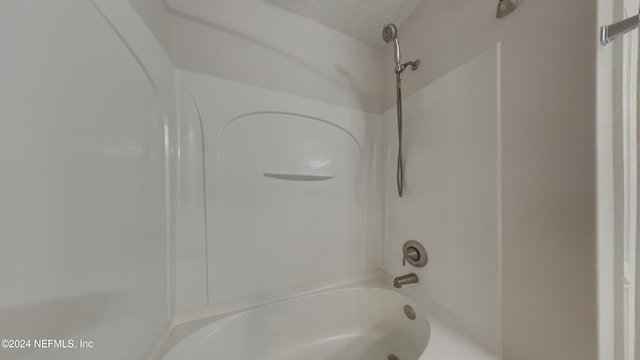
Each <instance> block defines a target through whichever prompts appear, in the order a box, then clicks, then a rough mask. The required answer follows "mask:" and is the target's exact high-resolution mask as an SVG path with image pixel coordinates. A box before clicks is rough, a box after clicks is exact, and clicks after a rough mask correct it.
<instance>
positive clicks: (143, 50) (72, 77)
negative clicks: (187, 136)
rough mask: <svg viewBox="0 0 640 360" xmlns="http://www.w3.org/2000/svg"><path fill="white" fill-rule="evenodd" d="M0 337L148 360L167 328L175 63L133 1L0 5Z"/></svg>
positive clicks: (63, 355)
mask: <svg viewBox="0 0 640 360" xmlns="http://www.w3.org/2000/svg"><path fill="white" fill-rule="evenodd" d="M0 48H1V49H2V53H3V56H2V60H1V62H2V66H0V78H1V79H2V84H3V86H0V114H1V115H0V117H1V118H2V124H3V128H2V131H0V164H1V165H2V176H0V198H2V201H0V238H1V239H2V244H3V249H2V251H1V252H0V273H1V274H3V275H2V278H3V280H2V296H0V338H3V339H4V338H6V339H73V340H75V341H76V344H77V343H78V341H79V340H85V341H92V342H93V348H92V349H78V350H73V349H43V350H36V349H33V348H32V349H17V350H7V349H3V350H0V358H2V359H43V358H46V359H52V360H56V359H87V358H91V359H97V360H101V359H142V358H144V357H145V356H146V355H147V354H149V353H150V352H151V351H152V348H153V345H154V342H155V341H156V340H157V339H158V338H159V337H160V335H161V334H162V332H163V331H166V329H167V327H168V319H167V314H168V311H167V310H168V309H167V281H166V279H167V240H168V237H169V234H170V233H171V226H170V224H169V218H170V212H169V209H168V208H167V206H168V203H167V199H168V198H169V196H168V193H167V191H168V190H169V188H168V183H167V178H166V175H167V172H168V167H167V165H168V162H167V161H168V158H167V148H166V139H167V131H168V130H169V129H170V128H171V126H172V125H173V123H172V117H171V116H170V115H171V111H172V109H171V108H172V106H171V105H170V103H171V98H172V97H171V93H172V91H173V90H172V79H171V76H170V74H171V71H172V67H171V62H170V60H169V59H168V57H167V55H166V54H165V53H164V52H163V51H162V48H161V47H160V46H159V44H157V43H156V41H155V40H154V39H153V36H152V35H151V34H150V33H149V31H148V29H147V28H146V27H145V26H144V24H143V23H142V22H141V21H140V19H139V18H138V17H137V15H136V14H135V12H134V10H133V9H132V8H131V7H130V6H129V5H128V3H127V2H126V1H111V0H108V1H97V0H96V1H95V2H92V1H86V0H59V1H55V2H52V1H46V0H32V1H21V0H6V1H2V2H1V3H0Z"/></svg>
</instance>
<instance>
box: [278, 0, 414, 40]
mask: <svg viewBox="0 0 640 360" xmlns="http://www.w3.org/2000/svg"><path fill="white" fill-rule="evenodd" d="M266 1H268V2H270V3H273V4H276V5H278V6H280V7H283V8H285V9H287V10H289V11H292V12H294V13H296V14H299V15H301V16H304V17H306V18H309V19H313V20H315V21H317V22H319V23H321V24H324V25H326V26H328V27H330V28H333V29H335V30H338V31H340V32H342V33H344V34H346V35H349V36H351V37H354V38H356V39H360V40H362V41H364V42H366V43H369V44H372V45H377V46H383V45H384V41H383V40H382V28H383V27H384V26H385V25H386V24H388V23H394V24H396V25H397V26H398V27H400V25H401V24H402V23H403V22H404V21H405V20H406V19H407V17H409V14H410V13H411V12H412V11H413V9H415V7H416V6H418V4H420V2H421V1H422V0H266Z"/></svg>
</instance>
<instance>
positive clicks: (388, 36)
mask: <svg viewBox="0 0 640 360" xmlns="http://www.w3.org/2000/svg"><path fill="white" fill-rule="evenodd" d="M397 37H398V27H397V26H395V25H394V24H389V25H387V26H385V27H384V29H382V39H383V40H384V42H391V41H393V40H395V39H396V38H397Z"/></svg>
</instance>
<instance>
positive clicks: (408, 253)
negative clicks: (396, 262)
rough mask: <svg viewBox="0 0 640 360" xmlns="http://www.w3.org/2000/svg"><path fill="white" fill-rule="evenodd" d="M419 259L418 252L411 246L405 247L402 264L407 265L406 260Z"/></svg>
mask: <svg viewBox="0 0 640 360" xmlns="http://www.w3.org/2000/svg"><path fill="white" fill-rule="evenodd" d="M419 259H420V253H419V252H418V250H417V249H416V248H414V247H413V246H409V247H407V249H406V250H405V251H404V255H403V256H402V266H405V265H407V260H409V261H415V262H417V261H418V260H419Z"/></svg>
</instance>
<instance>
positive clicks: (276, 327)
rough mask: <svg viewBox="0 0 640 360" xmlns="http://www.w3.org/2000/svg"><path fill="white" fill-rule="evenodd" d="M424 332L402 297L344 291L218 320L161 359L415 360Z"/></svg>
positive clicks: (422, 321)
mask: <svg viewBox="0 0 640 360" xmlns="http://www.w3.org/2000/svg"><path fill="white" fill-rule="evenodd" d="M407 304H410V305H412V306H414V309H415V310H416V319H415V320H410V319H408V318H407V317H406V316H405V315H404V313H403V310H402V309H403V307H404V306H405V305H407ZM429 332H430V329H429V323H428V322H427V319H426V317H425V315H424V314H423V313H422V312H421V311H420V310H419V309H418V308H417V306H416V305H415V304H414V303H413V302H410V301H409V300H408V299H406V298H405V297H404V296H402V295H399V294H398V293H395V292H393V291H390V290H384V289H379V288H349V289H341V290H333V291H326V292H321V293H317V294H313V295H308V296H301V297H297V298H294V299H291V300H286V301H281V302H276V303H273V304H269V305H265V306H261V307H258V308H255V309H251V310H247V311H242V312H239V313H236V314H229V315H227V316H223V317H222V318H220V319H219V320H215V321H214V322H212V323H211V324H209V325H207V326H205V327H203V328H202V329H200V330H198V331H196V332H194V333H193V334H191V335H189V336H188V337H187V338H186V339H185V340H183V341H182V342H181V343H179V344H178V345H177V346H176V347H175V348H174V349H173V350H171V351H170V352H169V354H167V356H165V357H164V359H165V360H177V359H181V360H196V359H208V358H216V359H246V360H253V359H265V360H266V359H269V360H276V359H278V360H289V359H291V360H293V359H309V360H312V359H313V360H315V359H317V360H320V359H335V360H360V359H362V360H367V359H374V358H386V356H387V355H388V354H396V355H397V356H399V357H400V358H401V359H407V360H418V358H419V357H420V355H421V354H422V352H423V351H424V349H425V347H426V346H427V343H428V341H429Z"/></svg>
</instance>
